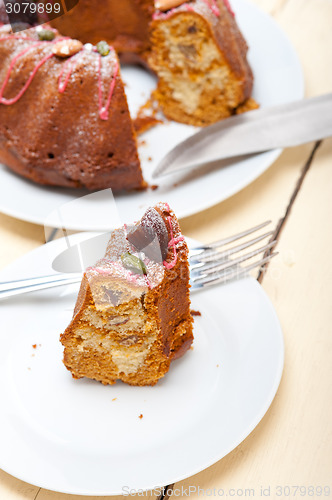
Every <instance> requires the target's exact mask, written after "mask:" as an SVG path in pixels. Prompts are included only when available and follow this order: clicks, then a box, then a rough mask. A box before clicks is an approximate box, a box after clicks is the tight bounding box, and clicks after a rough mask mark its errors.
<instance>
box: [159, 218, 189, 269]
mask: <svg viewBox="0 0 332 500" xmlns="http://www.w3.org/2000/svg"><path fill="white" fill-rule="evenodd" d="M167 221H168V224H169V227H170V232H171V239H170V241H169V243H168V246H169V247H171V246H172V247H173V260H172V261H171V262H166V260H164V262H163V264H164V266H165V267H166V269H173V267H174V266H175V264H176V262H177V260H178V256H177V253H176V240H175V239H174V236H173V227H172V218H171V217H167ZM179 238H181V236H179ZM182 238H183V236H182ZM176 239H178V238H176ZM183 239H184V238H183ZM179 241H181V240H179Z"/></svg>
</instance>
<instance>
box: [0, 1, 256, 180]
mask: <svg viewBox="0 0 332 500" xmlns="http://www.w3.org/2000/svg"><path fill="white" fill-rule="evenodd" d="M1 2H2V0H0V4H1ZM0 15H1V10H0ZM2 16H3V14H2ZM0 21H1V19H0ZM3 21H5V19H4V16H3ZM51 24H52V27H50V26H48V25H44V26H39V27H37V28H31V29H28V30H25V31H21V32H18V33H13V32H11V31H10V26H9V25H8V24H7V25H3V26H2V27H0V161H1V162H3V163H5V164H6V165H8V166H9V167H11V168H12V169H13V170H15V171H16V172H17V173H19V174H21V175H24V176H25V177H28V178H30V179H32V180H34V181H36V182H39V183H42V184H51V185H58V186H69V187H86V188H88V189H91V190H97V189H102V188H107V187H110V188H112V189H114V190H120V189H127V190H128V189H133V188H136V189H137V188H144V187H146V184H145V182H144V180H143V177H142V173H141V170H140V164H139V159H138V155H137V147H136V140H135V132H134V130H133V125H132V122H131V118H130V115H129V111H128V106H127V101H126V96H125V93H124V89H123V84H122V81H121V74H120V69H119V61H118V58H117V54H118V55H119V57H120V60H122V61H124V62H128V61H130V62H140V63H142V64H144V65H145V66H147V67H148V68H150V69H151V70H152V71H154V72H155V73H156V75H157V77H158V85H157V88H156V90H155V92H154V99H155V100H156V101H157V102H158V105H159V106H160V107H161V109H162V110H163V112H164V114H165V115H166V117H168V118H169V119H172V120H176V121H179V122H183V123H187V124H191V125H197V126H205V125H209V124H211V123H214V122H216V121H218V120H220V119H223V118H225V117H227V116H229V115H231V114H234V113H236V112H238V111H242V110H248V109H251V108H252V107H256V105H255V103H254V101H253V100H252V99H251V98H250V96H251V91H252V85H253V76H252V72H251V69H250V67H249V65H248V63H247V60H246V53H247V45H246V42H245V40H244V38H243V37H242V35H241V33H240V31H239V29H238V27H237V24H236V21H235V18H234V14H233V12H232V10H231V8H230V6H229V4H228V0H190V1H187V2H184V1H183V0H121V2H119V0H105V1H103V2H95V1H92V0H80V2H79V3H78V4H77V5H76V7H74V8H73V9H72V10H70V11H69V12H67V13H66V14H65V15H63V16H61V17H59V18H57V19H54V20H52V22H51ZM57 29H58V30H59V31H57ZM59 33H61V35H60V34H59ZM69 37H72V38H69ZM100 40H104V41H102V42H100ZM83 44H84V45H83ZM96 44H97V46H96ZM112 47H114V49H113V48H112ZM116 53H117V54H116Z"/></svg>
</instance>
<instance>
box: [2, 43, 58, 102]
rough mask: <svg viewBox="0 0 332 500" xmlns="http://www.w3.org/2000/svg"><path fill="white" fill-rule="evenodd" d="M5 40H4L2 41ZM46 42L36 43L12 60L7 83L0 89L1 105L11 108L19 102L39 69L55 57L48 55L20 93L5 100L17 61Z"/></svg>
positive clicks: (37, 66)
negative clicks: (5, 93) (5, 92)
mask: <svg viewBox="0 0 332 500" xmlns="http://www.w3.org/2000/svg"><path fill="white" fill-rule="evenodd" d="M1 40H3V39H1ZM43 44H44V42H36V43H35V44H34V45H33V46H32V47H27V48H25V49H24V50H22V51H21V52H19V53H18V54H17V55H16V56H15V57H14V58H13V60H12V62H11V64H10V66H9V68H8V71H7V74H6V77H5V81H4V82H3V85H2V87H1V89H0V104H6V105H7V106H9V105H10V104H14V103H15V102H17V101H18V100H19V99H20V98H21V97H22V95H23V94H24V93H25V91H26V90H27V88H28V87H29V85H30V83H31V82H32V80H33V78H34V76H35V74H36V73H37V71H38V70H39V68H40V67H41V66H42V65H43V64H44V63H45V62H46V61H48V59H50V58H51V57H53V55H54V54H53V52H52V53H51V54H47V55H46V56H45V57H43V58H42V59H41V60H40V61H39V63H38V64H37V65H36V66H35V68H34V69H33V71H32V73H31V75H30V76H29V78H28V80H27V81H26V83H25V84H24V86H23V88H22V89H21V90H20V92H19V93H18V94H17V95H16V96H15V97H13V98H12V99H5V98H4V97H3V93H4V91H5V88H6V86H7V83H8V80H9V78H10V75H11V72H12V70H13V67H14V65H15V63H16V61H17V60H18V59H19V58H20V57H22V56H24V54H26V53H27V52H29V51H30V50H31V49H34V48H35V47H38V46H40V45H43Z"/></svg>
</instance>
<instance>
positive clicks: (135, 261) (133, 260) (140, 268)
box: [121, 252, 148, 274]
mask: <svg viewBox="0 0 332 500" xmlns="http://www.w3.org/2000/svg"><path fill="white" fill-rule="evenodd" d="M121 260H122V264H123V265H124V267H126V268H127V269H129V271H131V272H133V273H135V274H148V271H147V269H146V265H145V264H144V262H143V261H142V259H140V258H139V257H136V255H132V254H131V253H129V252H126V253H123V254H122V255H121Z"/></svg>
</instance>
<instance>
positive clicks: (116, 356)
mask: <svg viewBox="0 0 332 500" xmlns="http://www.w3.org/2000/svg"><path fill="white" fill-rule="evenodd" d="M192 341H193V333H192V316H191V314H190V299H189V266H188V247H187V244H186V242H185V240H184V237H183V236H182V234H181V230H180V227H179V223H178V221H177V218H176V216H175V214H174V212H173V211H172V210H171V209H170V208H169V206H168V205H167V204H164V203H159V204H158V205H156V206H155V207H154V208H150V209H148V210H147V212H146V213H145V215H144V216H143V218H142V219H141V221H140V222H138V223H136V224H135V225H133V226H126V225H125V226H124V227H122V228H120V229H117V230H115V231H114V232H113V233H112V234H111V238H110V240H109V243H108V246H107V249H106V254H105V257H104V258H103V259H101V260H100V261H99V262H97V264H96V265H95V266H94V267H90V268H88V269H87V270H86V271H85V273H84V276H83V280H82V284H81V288H80V292H79V295H78V299H77V303H76V306H75V310H74V316H73V319H72V321H71V323H70V325H69V326H68V328H67V329H66V331H65V332H64V333H63V334H62V335H61V342H62V344H63V345H64V346H65V350H64V364H65V366H66V367H67V369H68V370H70V371H71V372H72V375H73V377H74V378H81V377H88V378H92V379H95V380H99V381H101V382H102V383H103V384H114V383H115V382H116V380H122V381H123V382H126V383H128V384H131V385H154V384H156V382H157V381H158V380H159V379H160V378H161V377H163V376H164V375H165V373H167V371H168V370H169V366H170V363H171V361H173V360H174V359H176V358H178V357H180V356H182V355H183V354H184V353H185V352H186V351H187V350H188V349H189V347H190V346H191V343H192Z"/></svg>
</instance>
